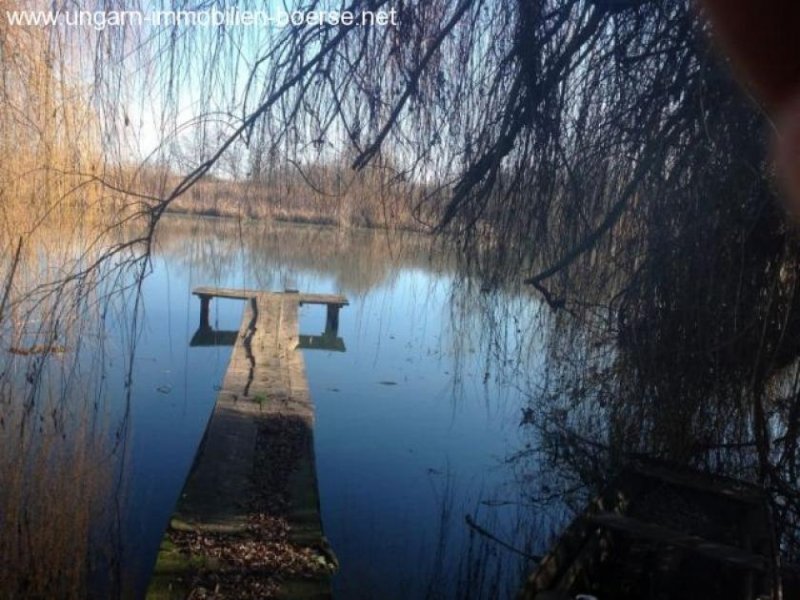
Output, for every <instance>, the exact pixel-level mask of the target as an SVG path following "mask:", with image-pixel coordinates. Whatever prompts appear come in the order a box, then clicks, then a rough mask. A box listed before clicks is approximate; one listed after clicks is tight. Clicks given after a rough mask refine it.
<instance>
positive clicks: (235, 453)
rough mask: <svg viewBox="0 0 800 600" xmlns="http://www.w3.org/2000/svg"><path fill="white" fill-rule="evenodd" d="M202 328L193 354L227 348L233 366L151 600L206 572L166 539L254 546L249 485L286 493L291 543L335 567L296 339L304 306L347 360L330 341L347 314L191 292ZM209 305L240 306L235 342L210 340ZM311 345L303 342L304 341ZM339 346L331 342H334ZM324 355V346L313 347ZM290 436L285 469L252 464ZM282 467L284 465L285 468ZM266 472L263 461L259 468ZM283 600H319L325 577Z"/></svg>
mask: <svg viewBox="0 0 800 600" xmlns="http://www.w3.org/2000/svg"><path fill="white" fill-rule="evenodd" d="M194 294H195V295H196V296H198V297H199V299H200V307H201V310H200V328H199V329H198V331H197V332H196V333H195V335H194V336H193V338H192V342H191V343H192V345H196V346H197V345H200V346H202V345H210V344H223V343H224V344H229V343H230V344H233V351H232V354H231V358H230V363H229V366H228V369H227V372H226V374H225V377H224V380H223V383H222V386H221V388H220V390H219V392H218V395H217V400H216V404H215V407H214V410H213V413H212V415H211V418H210V420H209V423H208V426H207V428H206V432H205V436H204V439H203V442H202V443H201V446H200V449H199V450H198V454H197V456H196V458H195V462H194V465H193V467H192V470H191V472H190V474H189V476H188V479H187V481H186V484H185V486H184V488H183V492H182V493H181V496H180V498H179V500H178V504H177V507H176V509H175V512H174V516H173V518H172V520H171V522H170V528H169V529H168V531H167V535H166V538H165V542H164V543H163V544H162V549H161V552H160V553H159V557H158V560H157V563H156V567H155V570H154V574H153V578H152V580H151V585H150V588H149V590H148V598H180V597H185V596H186V594H187V593H188V592H189V591H190V590H188V589H187V587H186V586H187V585H189V582H188V580H189V579H190V573H191V571H192V570H193V569H194V568H195V567H196V566H197V565H198V564H201V565H203V564H206V563H207V562H208V561H207V560H206V558H207V557H202V556H201V557H197V556H191V557H187V556H182V555H181V553H180V552H179V551H178V549H177V548H176V545H175V544H173V543H171V540H170V538H171V532H195V533H198V532H199V533H202V534H208V535H211V536H213V535H222V536H237V543H239V544H247V543H248V542H250V541H253V542H257V541H258V540H257V539H252V538H254V536H257V535H258V533H257V528H254V527H253V526H252V525H253V520H254V516H255V515H254V514H253V513H254V512H257V511H256V509H254V508H253V507H252V505H249V504H248V499H249V498H252V497H253V494H254V493H255V490H254V488H255V487H256V483H255V481H256V480H259V481H265V482H267V483H268V484H270V485H272V484H274V482H275V481H278V480H281V481H282V483H283V487H285V490H283V491H282V494H283V496H285V500H286V502H285V503H286V509H285V511H283V512H285V514H282V515H281V518H285V519H286V520H287V521H288V531H289V538H288V541H289V542H290V543H291V544H294V545H295V546H300V547H304V548H307V549H313V550H314V551H315V552H318V557H316V558H315V559H316V560H319V561H321V562H322V563H323V564H325V561H328V563H330V564H331V565H335V557H332V554H331V553H330V550H329V549H328V547H327V543H326V541H325V538H324V537H323V533H322V523H321V519H320V512H319V497H318V491H317V481H316V472H315V467H314V449H313V421H314V408H313V404H312V402H311V398H310V394H309V389H308V383H307V381H306V375H305V366H304V361H303V355H302V353H301V352H299V351H298V349H299V348H301V347H303V343H302V339H301V336H300V334H299V332H298V308H299V307H300V306H301V305H303V304H319V305H325V306H327V307H328V318H327V323H326V333H325V334H323V336H311V337H322V338H324V339H325V340H326V341H327V342H328V346H331V345H333V346H336V347H335V348H328V349H341V350H342V351H343V350H344V344H343V342H341V340H340V339H339V338H338V337H337V328H338V312H339V309H340V308H341V307H342V306H346V305H347V304H348V302H347V299H346V298H345V297H344V296H340V295H322V294H301V293H297V292H295V291H289V292H282V293H271V292H260V291H256V290H232V289H217V288H207V287H203V288H197V289H195V290H194ZM212 298H232V299H240V300H245V301H246V302H247V303H246V305H245V309H244V314H243V317H242V323H241V328H240V329H239V331H238V332H215V331H214V330H213V329H212V328H211V326H210V322H209V315H208V312H209V305H210V302H211V299H212ZM307 337H308V336H307ZM336 340H338V342H337V341H336ZM307 347H319V348H324V347H325V345H324V344H318V345H316V346H307ZM287 428H288V429H292V430H293V431H295V432H299V437H298V435H297V433H295V434H294V438H293V439H294V442H293V445H292V448H293V449H292V452H291V453H290V456H288V458H287V457H284V460H283V461H279V460H277V459H273V457H272V456H268V457H267V459H268V460H267V463H266V467H264V465H263V464H261V463H259V465H260V466H259V468H258V469H256V467H255V465H256V462H257V461H258V449H257V447H258V445H259V443H260V440H261V441H263V440H262V438H263V437H264V435H265V432H267V433H266V435H267V436H268V435H269V432H276V431H277V432H280V431H283V430H286V429H287ZM286 460H289V461H290V463H291V464H289V465H287V464H285V462H286ZM262 462H263V461H262ZM285 584H286V585H284V588H285V589H284V594H283V595H284V597H291V598H325V597H328V596H329V592H330V589H329V586H330V582H329V574H328V576H322V577H316V578H312V579H311V580H309V579H308V578H300V579H297V578H296V580H292V581H287V582H285Z"/></svg>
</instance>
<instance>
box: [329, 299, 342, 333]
mask: <svg viewBox="0 0 800 600" xmlns="http://www.w3.org/2000/svg"><path fill="white" fill-rule="evenodd" d="M340 308H341V306H339V305H338V304H328V314H327V316H326V318H325V335H334V336H335V335H336V334H337V333H338V332H339V309H340Z"/></svg>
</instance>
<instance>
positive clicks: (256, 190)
mask: <svg viewBox="0 0 800 600" xmlns="http://www.w3.org/2000/svg"><path fill="white" fill-rule="evenodd" d="M178 182H179V175H178V174H177V173H175V172H173V171H172V170H171V169H169V168H167V167H161V168H156V167H144V168H140V169H139V170H138V172H137V175H136V177H135V178H134V179H133V186H134V187H136V188H138V189H141V190H144V191H145V193H147V194H149V195H152V196H155V197H158V196H161V195H162V194H164V192H165V191H169V190H170V189H172V188H174V187H175V186H176V184H177V183H178ZM428 195H431V191H429V190H427V189H426V186H424V185H422V184H417V183H411V182H408V181H404V180H402V179H401V178H399V177H395V176H394V175H393V174H392V171H391V170H390V169H389V168H372V169H366V170H363V171H353V170H352V169H350V168H349V166H348V165H346V164H339V165H319V164H317V165H297V164H285V165H283V166H280V167H275V168H272V169H270V170H269V171H268V172H266V173H262V174H260V175H259V176H257V177H252V178H248V179H233V178H222V177H218V176H206V177H205V178H204V179H202V180H201V181H200V182H198V183H197V184H196V185H194V186H192V187H191V188H190V189H189V190H188V191H187V192H186V193H185V194H183V195H182V196H179V197H178V198H176V199H175V200H174V201H173V202H172V203H171V204H170V205H169V208H168V209H167V210H168V212H174V213H182V214H193V215H203V216H213V217H233V218H243V219H271V220H275V221H290V222H295V223H313V224H318V225H334V226H339V227H351V226H352V227H370V228H388V229H404V230H415V231H424V230H426V229H428V228H429V227H430V224H431V223H434V222H435V221H436V215H435V214H434V212H435V211H434V210H433V209H432V208H431V204H430V203H428V202H425V201H420V198H424V197H426V196H428Z"/></svg>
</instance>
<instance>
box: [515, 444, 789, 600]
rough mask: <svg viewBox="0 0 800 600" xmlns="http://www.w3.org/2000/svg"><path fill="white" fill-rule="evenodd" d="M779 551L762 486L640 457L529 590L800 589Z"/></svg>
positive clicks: (700, 593)
mask: <svg viewBox="0 0 800 600" xmlns="http://www.w3.org/2000/svg"><path fill="white" fill-rule="evenodd" d="M777 553H778V550H777V547H776V542H775V537H774V531H773V527H772V524H771V516H770V510H769V506H768V503H767V499H766V496H765V494H764V493H763V492H762V490H761V489H760V488H758V487H755V486H752V485H749V484H747V483H744V482H741V481H738V480H734V479H729V478H724V477H718V476H713V475H709V474H706V473H700V472H697V471H694V470H691V469H688V468H679V467H674V466H670V465H666V464H665V463H661V462H656V461H641V460H640V461H636V462H634V463H632V464H630V465H629V466H628V467H626V468H625V469H624V470H623V471H622V473H621V474H620V475H619V476H618V477H617V478H615V479H614V481H613V482H612V483H611V484H610V485H609V486H608V487H607V488H606V489H605V491H604V492H603V493H602V494H601V495H600V496H599V497H598V498H596V499H595V500H594V501H592V502H591V503H590V505H589V506H588V507H587V509H586V510H585V511H584V512H583V513H582V514H581V515H580V516H578V517H577V518H576V519H575V520H574V521H573V522H572V523H571V524H570V526H569V527H568V528H567V529H566V530H565V531H564V533H563V534H562V535H561V537H560V538H559V539H558V541H557V542H556V543H555V545H554V546H553V548H552V549H551V551H550V552H549V553H548V554H547V555H545V556H544V558H543V559H542V560H541V561H540V562H539V564H538V566H537V567H536V568H535V570H534V571H533V572H532V573H531V575H530V576H529V577H528V579H527V581H526V582H525V585H524V588H523V589H522V591H521V593H520V596H519V597H520V598H521V599H523V600H543V599H545V598H548V599H551V598H559V599H560V598H565V599H566V598H573V597H576V596H580V595H581V594H585V595H586V596H587V597H596V598H599V599H606V598H613V599H615V600H634V599H636V600H640V599H642V600H647V599H651V598H652V599H654V600H656V599H657V600H662V599H663V600H666V599H672V598H675V599H678V598H680V599H681V600H695V599H697V600H700V599H710V598H725V599H731V600H758V599H765V600H766V599H773V598H779V597H783V598H790V597H791V598H794V597H800V595H797V596H795V595H787V590H789V588H791V590H792V591H791V593H792V594H796V593H797V590H796V589H795V587H794V586H795V582H796V577H794V576H790V575H791V574H790V573H788V572H787V569H786V568H783V569H781V568H778V567H776V565H778V564H779V561H778V560H777ZM781 594H782V596H781Z"/></svg>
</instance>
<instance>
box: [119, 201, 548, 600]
mask: <svg viewBox="0 0 800 600" xmlns="http://www.w3.org/2000/svg"><path fill="white" fill-rule="evenodd" d="M158 242H159V243H158V249H157V252H156V255H155V257H154V260H153V272H152V274H151V275H150V276H149V277H148V279H147V280H146V282H145V285H144V290H143V291H144V294H143V299H144V318H143V321H142V324H141V328H140V329H141V332H140V334H139V336H138V337H137V338H136V340H135V341H136V349H135V353H134V357H135V359H134V368H133V378H132V385H131V395H130V402H129V403H127V404H126V406H127V407H128V409H129V411H130V412H129V417H128V420H127V427H128V437H127V440H128V441H127V444H128V446H127V454H126V471H125V473H126V475H125V477H124V491H125V497H126V503H125V505H124V508H123V513H122V527H121V536H120V537H121V543H122V556H123V563H122V564H123V573H125V574H126V579H127V578H130V579H129V585H131V584H132V585H133V586H134V587H135V588H136V589H138V590H140V592H141V591H142V590H143V589H144V586H146V583H147V579H148V577H149V572H150V569H151V567H152V564H153V561H154V558H155V554H156V552H157V549H158V545H159V542H160V540H161V537H162V533H163V528H164V526H165V525H166V523H167V521H168V519H169V516H170V514H171V513H172V510H173V507H174V505H175V501H176V499H177V497H178V495H179V493H180V490H181V488H182V486H183V483H184V480H185V478H186V476H187V473H188V470H189V468H190V466H191V463H192V460H193V457H194V454H195V452H196V449H197V446H198V444H199V443H200V440H201V438H202V434H203V431H204V428H205V425H206V423H207V421H208V418H209V415H210V413H211V410H212V408H213V404H214V400H215V396H216V391H215V386H217V385H219V383H220V382H221V380H222V378H223V376H224V372H225V369H226V366H227V361H228V357H229V355H230V348H226V347H216V348H190V347H189V340H190V339H191V337H192V334H193V333H194V331H195V330H196V328H197V325H198V320H199V302H198V300H197V299H196V298H194V297H193V296H192V295H191V290H192V288H193V287H195V286H200V285H204V286H225V287H247V288H259V289H265V290H283V289H284V288H287V287H288V288H296V289H299V290H300V291H307V292H335V293H342V294H345V295H346V296H347V297H348V298H349V300H350V306H348V307H346V308H344V309H343V310H342V312H341V316H340V327H339V335H340V337H341V338H343V340H344V343H345V346H346V352H343V353H338V352H330V351H304V352H305V359H306V369H307V375H308V379H309V383H310V386H311V394H312V398H313V400H314V403H315V406H316V429H315V445H316V457H317V469H318V473H317V475H318V480H319V487H320V497H321V504H322V516H323V527H324V530H325V533H326V535H327V537H328V538H329V540H330V542H331V545H332V546H333V549H334V551H335V552H336V554H337V556H338V558H339V561H340V563H341V570H340V572H339V573H338V574H337V576H336V577H335V579H334V588H335V592H336V595H337V597H339V598H424V597H463V596H465V595H468V594H469V595H471V596H472V597H504V596H507V595H509V594H511V593H512V591H513V590H514V589H515V587H516V586H517V585H518V583H519V577H520V573H521V570H522V569H524V568H525V564H526V561H525V559H524V558H522V557H521V556H520V555H519V554H517V553H514V552H510V551H508V550H504V549H503V548H502V547H500V546H498V545H497V544H494V543H493V542H491V541H489V540H487V539H486V538H485V537H484V536H482V535H480V534H476V532H475V530H474V528H471V527H470V526H469V525H468V524H467V521H466V519H465V517H466V515H470V517H471V518H472V519H473V520H474V522H476V523H480V524H482V526H485V527H486V528H487V529H488V530H490V531H492V532H493V533H494V534H496V535H497V536H498V537H500V538H502V539H504V540H507V541H509V542H513V543H514V544H517V545H518V547H524V550H526V551H528V552H535V553H539V552H541V551H542V550H543V549H544V547H545V546H546V542H547V541H548V540H547V539H546V536H545V533H544V532H545V531H546V530H548V529H549V527H548V526H547V523H549V517H547V516H546V515H545V516H543V515H541V514H538V515H526V518H524V519H522V520H520V513H519V510H520V509H519V504H518V502H516V500H518V498H519V494H520V484H519V480H518V479H519V478H518V476H517V475H518V474H515V473H514V472H513V471H512V469H511V468H510V467H509V466H507V465H506V463H505V459H506V458H507V457H508V456H509V455H511V454H512V453H514V452H516V451H518V450H519V449H520V448H522V447H524V446H525V444H526V443H530V441H531V440H530V439H526V436H528V437H529V436H530V435H531V434H530V432H528V431H527V430H526V429H525V428H521V427H520V426H519V425H520V415H521V407H522V406H523V405H525V404H526V402H527V398H526V397H525V395H524V394H523V392H521V391H519V390H520V389H524V388H529V383H530V380H531V379H535V378H536V376H537V375H536V373H537V369H539V368H540V366H537V365H539V364H540V363H539V361H538V360H537V357H536V353H535V348H534V350H528V351H525V352H518V349H517V348H516V345H517V344H518V343H519V340H518V338H519V337H520V335H521V334H527V337H528V339H531V337H534V338H535V335H534V336H531V331H530V329H531V328H535V327H536V319H535V317H534V308H535V305H534V303H533V301H532V300H531V299H530V298H519V297H516V296H513V295H508V296H504V295H503V294H497V295H495V296H494V300H493V302H494V303H495V304H497V303H499V304H500V305H501V308H503V309H504V310H510V311H511V312H512V314H514V315H515V319H512V320H509V319H504V320H503V321H501V323H502V324H503V325H502V327H507V329H508V330H507V331H503V332H502V335H500V336H498V337H500V338H502V339H504V340H505V344H506V350H510V352H506V351H502V352H497V351H493V350H492V349H491V348H489V343H488V337H487V336H486V335H484V333H483V331H484V329H485V327H486V322H485V321H486V319H485V314H484V312H485V307H483V308H482V305H481V301H482V300H481V299H482V298H484V297H485V296H486V294H483V295H481V294H477V293H476V294H474V295H472V296H471V295H469V294H466V293H462V294H459V293H458V291H457V290H458V289H460V288H462V287H463V285H461V284H462V283H463V282H461V281H459V280H458V279H457V278H456V274H455V270H454V269H453V268H452V266H451V265H450V264H449V261H448V260H447V259H446V258H445V257H441V256H438V257H437V258H432V254H431V251H430V248H429V247H428V243H427V242H426V241H425V240H422V239H420V238H411V237H407V238H406V239H403V240H398V239H393V240H392V243H391V244H389V243H388V240H387V238H386V234H384V233H381V232H339V231H335V230H327V229H318V228H314V227H308V226H292V225H278V226H271V227H270V228H269V229H264V227H263V226H262V225H242V226H240V225H238V224H237V223H235V222H230V221H202V220H194V219H187V218H179V217H170V218H168V219H166V220H165V221H164V223H163V224H162V229H161V230H160V232H159V239H158ZM454 289H455V290H456V291H455V292H454ZM470 298H472V300H470ZM241 312H242V303H241V302H237V301H233V300H215V301H214V302H213V303H212V315H211V319H212V325H213V326H214V327H215V328H216V329H223V330H224V329H230V330H234V329H238V327H239V321H240V318H241ZM324 313H325V311H324V308H321V307H313V306H312V307H304V308H303V309H302V311H301V332H302V333H310V334H317V333H321V332H322V330H323V329H324V320H325V314H324ZM495 333H497V332H496V331H495ZM495 350H496V349H495ZM520 355H523V356H524V358H525V360H524V363H520V362H519V356H520ZM109 361H110V363H111V369H112V371H114V370H116V371H117V376H118V377H121V373H122V371H123V363H124V360H123V357H122V356H121V354H120V355H115V354H114V353H113V352H110V353H109ZM115 361H116V362H115ZM512 363H514V364H513V365H512V367H511V368H509V365H511V364H512ZM501 367H502V368H501ZM509 372H511V373H513V372H517V373H519V374H524V377H525V379H526V382H525V385H522V384H521V382H520V381H518V380H517V379H516V378H515V377H514V376H513V375H512V376H509V375H508V373H509ZM520 376H522V375H520ZM520 545H521V546H520ZM468 590H469V592H468Z"/></svg>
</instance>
